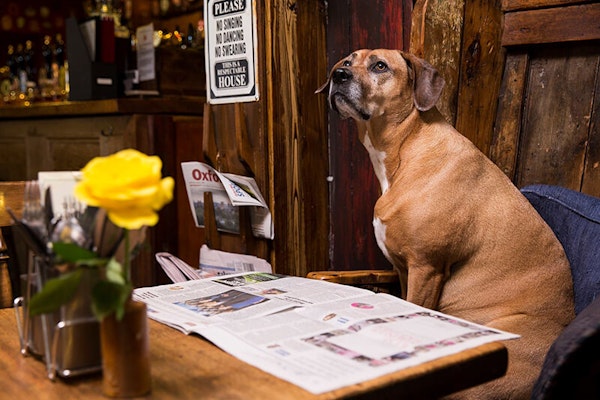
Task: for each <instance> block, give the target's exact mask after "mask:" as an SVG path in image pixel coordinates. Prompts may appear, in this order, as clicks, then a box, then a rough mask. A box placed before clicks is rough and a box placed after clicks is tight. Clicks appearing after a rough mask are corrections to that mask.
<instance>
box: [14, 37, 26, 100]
mask: <svg viewBox="0 0 600 400" xmlns="http://www.w3.org/2000/svg"><path fill="white" fill-rule="evenodd" d="M15 62H16V64H17V79H18V80H19V91H20V92H21V93H25V92H27V71H26V69H25V56H24V49H23V44H22V43H19V44H17V52H16V53H15Z"/></svg>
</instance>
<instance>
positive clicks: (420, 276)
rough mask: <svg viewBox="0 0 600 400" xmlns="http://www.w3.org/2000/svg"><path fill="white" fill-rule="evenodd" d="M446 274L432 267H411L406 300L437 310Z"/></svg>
mask: <svg viewBox="0 0 600 400" xmlns="http://www.w3.org/2000/svg"><path fill="white" fill-rule="evenodd" d="M443 285H444V274H443V273H442V272H440V271H439V270H437V269H436V268H434V267H433V266H431V265H419V266H409V268H408V285H407V286H408V287H407V292H406V300H407V301H410V302H411V303H413V304H417V305H419V306H423V307H425V308H429V309H432V310H437V307H438V303H439V300H440V295H441V293H442V287H443Z"/></svg>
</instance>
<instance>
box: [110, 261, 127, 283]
mask: <svg viewBox="0 0 600 400" xmlns="http://www.w3.org/2000/svg"><path fill="white" fill-rule="evenodd" d="M106 279H107V280H108V281H110V282H113V283H116V284H119V285H124V284H125V277H124V276H123V266H122V265H121V263H120V262H118V261H117V260H116V259H115V258H111V259H110V260H109V261H108V264H106Z"/></svg>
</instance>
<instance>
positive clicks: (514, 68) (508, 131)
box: [490, 53, 529, 179]
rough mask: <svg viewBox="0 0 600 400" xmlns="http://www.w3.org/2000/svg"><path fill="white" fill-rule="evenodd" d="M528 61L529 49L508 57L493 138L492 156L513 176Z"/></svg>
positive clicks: (501, 167)
mask: <svg viewBox="0 0 600 400" xmlns="http://www.w3.org/2000/svg"><path fill="white" fill-rule="evenodd" d="M528 61H529V57H528V54H527V53H516V54H509V55H508V56H507V58H506V65H505V67H504V75H503V77H502V85H501V87H500V96H499V99H498V112H497V115H496V123H495V124H494V133H493V136H492V141H491V149H490V159H491V160H492V161H493V162H494V163H496V165H497V166H498V167H499V168H500V169H501V170H502V171H503V172H504V173H505V174H506V175H507V176H508V177H510V178H511V179H513V178H514V176H515V171H516V168H517V156H518V152H519V141H520V137H521V118H522V115H523V103H524V94H525V82H526V81H527V66H528Z"/></svg>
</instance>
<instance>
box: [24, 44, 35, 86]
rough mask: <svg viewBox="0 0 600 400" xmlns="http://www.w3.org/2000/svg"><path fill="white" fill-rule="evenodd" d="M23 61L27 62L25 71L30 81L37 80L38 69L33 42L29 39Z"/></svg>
mask: <svg viewBox="0 0 600 400" xmlns="http://www.w3.org/2000/svg"><path fill="white" fill-rule="evenodd" d="M23 62H24V63H25V72H26V73H27V80H28V81H29V82H35V81H36V75H37V69H36V67H35V54H34V50H33V42H32V41H31V40H27V41H26V42H25V50H24V51H23Z"/></svg>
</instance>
